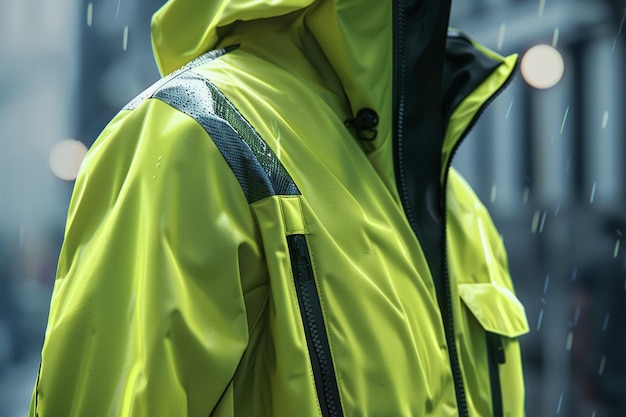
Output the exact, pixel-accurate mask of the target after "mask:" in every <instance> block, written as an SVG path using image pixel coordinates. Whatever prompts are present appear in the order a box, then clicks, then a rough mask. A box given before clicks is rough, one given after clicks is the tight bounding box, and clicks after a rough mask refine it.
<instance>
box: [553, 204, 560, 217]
mask: <svg viewBox="0 0 626 417" xmlns="http://www.w3.org/2000/svg"><path fill="white" fill-rule="evenodd" d="M560 210H561V203H559V204H557V205H556V208H555V209H554V217H556V216H558V215H559V211H560Z"/></svg>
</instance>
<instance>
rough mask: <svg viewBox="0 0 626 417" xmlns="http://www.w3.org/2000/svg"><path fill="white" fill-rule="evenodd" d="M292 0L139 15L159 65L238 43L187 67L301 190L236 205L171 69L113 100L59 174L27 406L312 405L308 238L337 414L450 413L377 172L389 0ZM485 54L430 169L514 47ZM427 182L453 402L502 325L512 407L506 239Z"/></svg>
mask: <svg viewBox="0 0 626 417" xmlns="http://www.w3.org/2000/svg"><path fill="white" fill-rule="evenodd" d="M309 3H312V2H306V1H295V0H293V1H287V0H275V1H254V0H248V1H243V0H230V1H223V2H209V3H208V4H207V5H206V6H204V5H203V6H202V7H200V6H198V4H197V3H196V2H192V1H190V0H174V1H170V2H168V3H167V4H166V6H165V7H164V8H163V9H162V11H161V12H159V13H158V14H157V15H156V16H155V18H154V42H155V47H156V55H157V59H158V62H159V65H160V68H161V69H162V70H163V71H164V72H170V71H172V70H174V69H176V68H177V67H179V66H180V65H183V64H186V63H187V62H188V61H190V60H192V59H194V58H196V57H197V56H199V55H201V54H202V53H203V52H205V51H206V50H207V49H210V48H214V47H224V46H229V45H235V44H237V45H239V47H238V48H237V49H236V50H233V51H231V52H229V53H227V54H224V55H222V56H220V57H218V58H216V59H212V60H207V61H203V62H202V63H201V64H200V65H199V66H196V67H194V68H192V69H188V70H187V71H191V72H192V73H193V74H187V75H189V76H191V78H193V79H195V80H205V81H206V83H211V85H212V86H215V87H216V88H217V89H218V90H219V91H220V92H221V93H223V94H224V96H225V97H226V98H227V99H228V100H229V101H230V102H231V103H232V104H233V106H234V107H235V108H236V109H237V110H238V111H239V112H240V113H241V115H242V117H244V118H245V120H247V122H249V123H250V125H251V126H252V127H253V128H254V130H255V131H256V132H257V133H258V135H259V137H260V138H262V139H263V140H264V141H265V142H266V143H267V146H268V148H269V149H271V152H272V153H273V154H274V155H275V156H276V158H277V159H278V160H279V161H280V163H281V165H282V166H283V167H284V169H285V171H286V172H287V173H288V175H289V176H290V177H291V179H292V180H293V182H294V184H295V185H296V187H297V189H298V190H299V192H300V194H295V193H293V194H292V195H288V194H285V193H282V194H281V193H276V194H275V195H268V196H267V197H265V198H261V199H257V200H254V201H250V200H249V199H248V198H247V196H246V192H245V189H244V187H242V183H241V181H240V176H238V175H236V173H235V172H234V171H233V169H232V166H231V165H229V161H228V159H227V158H225V157H224V155H223V154H222V152H221V151H220V145H219V143H220V140H223V139H224V138H223V137H221V136H220V135H222V134H223V132H222V131H220V130H216V131H211V130H210V129H208V130H207V129H206V128H205V126H203V124H202V123H201V122H200V118H201V116H197V117H196V113H194V112H193V111H184V110H183V108H185V107H184V106H185V105H189V104H188V102H185V103H186V104H184V105H178V104H176V103H178V101H177V100H178V99H176V100H164V99H163V97H164V96H159V93H158V92H159V91H163V90H162V89H164V88H166V86H167V83H166V84H163V85H162V86H161V87H160V88H161V90H160V89H159V88H156V89H151V90H150V94H148V95H147V96H145V95H144V96H142V98H141V100H139V101H136V102H134V104H133V105H132V106H129V107H128V108H126V109H125V110H123V111H121V112H120V113H119V114H118V115H117V116H116V118H115V119H114V120H113V121H112V122H111V123H110V124H109V125H108V126H107V127H106V129H105V130H104V132H103V133H102V134H101V135H100V137H99V138H98V140H97V141H96V143H95V144H94V146H93V147H92V149H90V151H89V154H88V156H87V159H86V160H85V162H84V164H83V166H82V168H81V172H80V174H79V178H78V180H77V182H76V186H75V190H74V194H73V197H72V202H71V205H70V211H69V215H68V223H67V229H66V235H65V242H64V246H63V249H62V253H61V256H60V261H59V267H58V273H57V280H56V283H55V289H54V294H53V299H52V304H51V312H50V318H49V323H48V328H47V331H46V341H45V345H44V348H43V352H42V364H41V371H40V376H39V380H38V383H37V385H36V387H35V390H34V392H33V400H32V404H31V412H30V416H31V417H33V416H35V415H38V416H39V417H52V416H68V417H77V416H93V417H99V416H120V417H131V416H133V417H137V416H139V417H141V416H150V417H161V416H163V417H169V416H189V417H206V416H218V417H235V416H237V417H248V416H260V417H270V416H278V417H282V416H285V417H290V416H302V417H309V416H311V417H312V416H320V415H322V414H321V411H320V407H319V402H318V399H317V393H316V388H315V386H314V380H313V377H312V372H311V363H310V358H309V353H308V350H307V344H306V341H305V340H304V331H303V323H302V319H301V314H300V310H299V309H300V307H299V305H298V302H297V296H296V293H295V288H294V281H293V280H294V274H293V271H292V268H291V263H290V259H289V250H288V247H287V236H290V235H294V234H303V235H305V236H306V240H307V243H308V247H309V249H310V256H311V261H312V267H313V270H314V274H315V280H316V284H317V288H318V292H319V297H320V300H321V304H322V313H323V316H324V321H325V325H326V331H327V333H328V338H329V343H330V347H331V354H332V358H333V362H334V365H335V373H336V376H337V384H338V388H339V394H340V399H341V404H342V409H343V410H344V413H345V415H346V416H359V417H361V416H363V417H380V416H426V417H440V416H441V417H447V416H450V417H452V416H456V415H457V413H458V411H457V404H456V396H455V391H454V390H455V387H454V384H453V378H452V374H451V369H450V364H449V360H448V351H447V346H446V340H445V336H444V331H443V325H442V319H441V312H440V311H439V306H438V301H437V295H436V292H435V287H434V283H433V280H432V276H431V273H430V271H429V267H428V263H427V262H426V259H425V257H424V251H423V248H422V246H421V243H420V242H419V241H418V239H417V238H416V236H415V234H414V232H413V231H412V230H411V227H410V225H409V223H408V221H407V219H406V216H405V213H404V210H403V207H402V205H401V204H400V202H399V198H398V192H397V187H396V184H395V172H394V164H393V156H392V154H393V146H392V133H391V131H392V129H391V124H392V87H393V85H392V78H393V77H392V76H391V74H392V68H391V64H392V59H391V49H392V48H391V43H392V32H391V15H392V13H391V12H392V10H391V3H387V2H380V1H376V2H371V4H367V6H370V7H369V9H368V8H367V7H364V6H363V2H356V1H355V0H337V1H318V2H315V4H313V5H311V4H309ZM358 5H360V6H359V7H357V6H358ZM370 9H371V10H370ZM368 10H369V11H371V13H367V12H368ZM336 16H339V17H336ZM357 17H360V18H361V19H358V18H357ZM366 33H368V34H370V36H365V34H366ZM372 33H374V34H375V36H373V37H372V36H371V34H372ZM494 57H495V58H494V59H498V60H499V61H501V62H502V64H501V66H499V67H498V68H497V70H496V71H494V73H493V74H492V75H491V76H490V77H488V78H487V79H485V81H484V82H483V83H481V84H480V86H479V87H478V88H476V89H475V90H473V91H472V92H471V94H469V95H468V96H467V97H463V98H461V99H460V100H457V101H456V102H458V103H459V104H458V106H457V108H456V110H455V111H454V112H453V113H452V116H451V117H450V120H449V122H448V124H447V126H448V127H447V131H446V135H445V140H444V145H443V147H442V155H441V158H442V165H443V166H446V165H447V163H446V161H447V160H448V159H449V158H450V157H451V153H452V150H453V149H455V146H456V144H457V142H458V141H459V140H460V139H461V138H462V137H463V136H464V133H465V132H466V130H467V129H468V128H469V127H470V126H471V124H472V121H473V120H474V119H475V117H476V116H477V114H478V113H479V112H480V110H481V108H482V106H483V105H484V103H485V102H487V101H488V100H489V98H490V97H491V96H492V95H493V94H495V93H496V91H497V90H498V89H499V88H500V87H501V86H502V85H503V84H504V83H505V81H506V79H507V78H508V77H509V76H510V73H511V71H512V69H513V65H514V61H515V57H511V58H509V59H506V60H505V59H503V58H500V57H496V56H495V55H494ZM203 82H204V81H203ZM194 91H195V90H194ZM185 94H186V93H185ZM190 94H194V93H193V92H192V93H190ZM181 97H182V96H181ZM179 98H180V97H179ZM181 99H182V98H181ZM191 101H193V100H191ZM365 106H370V107H373V108H375V109H376V110H377V112H378V113H379V114H380V117H381V121H380V124H379V130H380V133H379V137H378V138H377V140H376V141H375V143H370V144H364V143H362V142H360V141H358V140H357V139H356V137H355V135H354V132H353V131H351V130H349V129H347V128H346V126H345V124H344V121H345V120H346V119H347V118H349V117H351V116H352V115H353V114H354V113H355V109H359V108H361V107H365ZM234 139H237V138H230V139H229V140H234ZM441 179H442V182H444V183H445V184H446V185H447V194H446V197H445V198H446V201H447V207H448V213H447V219H448V221H447V224H446V227H447V234H448V241H447V250H448V256H447V259H448V268H449V276H450V279H451V282H452V287H453V303H452V304H453V311H454V316H455V329H456V343H457V347H458V349H459V354H460V361H461V368H462V372H463V380H464V383H465V386H466V392H467V395H468V404H469V406H470V415H471V416H472V417H478V416H481V417H482V416H488V415H490V413H491V393H490V390H489V388H488V387H489V386H490V384H489V374H488V363H487V349H486V346H485V340H486V337H485V336H486V331H488V332H491V333H495V334H498V335H500V336H502V338H503V340H504V345H505V351H506V358H507V361H506V363H505V364H504V365H501V367H500V375H501V381H502V386H503V391H504V394H503V400H504V407H505V415H508V416H520V415H522V414H523V385H522V379H521V365H520V361H519V347H518V342H517V340H516V337H517V336H519V335H521V334H523V333H525V332H526V331H527V324H526V319H525V316H524V311H523V307H522V306H521V304H519V301H517V299H516V298H515V296H514V294H513V288H512V284H511V280H510V277H509V275H508V271H507V264H506V255H505V252H504V249H503V247H502V242H501V239H500V237H499V235H498V234H497V231H496V230H495V228H494V226H493V224H492V222H491V220H490V219H489V216H488V214H487V212H486V210H485V209H484V207H483V206H482V204H481V203H480V202H479V201H478V199H477V198H476V196H475V195H474V194H473V192H472V191H471V189H470V188H469V186H467V184H465V182H464V181H463V180H462V179H461V178H460V176H459V175H458V174H457V173H456V172H455V171H453V170H452V171H449V173H448V172H442V173H441ZM492 300H495V301H496V303H495V304H493V303H491V301H492ZM485 301H489V303H488V304H487V303H486V302H485Z"/></svg>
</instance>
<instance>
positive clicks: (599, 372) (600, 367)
mask: <svg viewBox="0 0 626 417" xmlns="http://www.w3.org/2000/svg"><path fill="white" fill-rule="evenodd" d="M605 366H606V355H604V356H603V357H602V359H601V360H600V366H599V367H598V375H602V374H604V367H605Z"/></svg>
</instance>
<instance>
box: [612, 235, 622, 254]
mask: <svg viewBox="0 0 626 417" xmlns="http://www.w3.org/2000/svg"><path fill="white" fill-rule="evenodd" d="M620 242H621V239H617V240H616V241H615V249H613V258H617V255H618V254H619V245H620Z"/></svg>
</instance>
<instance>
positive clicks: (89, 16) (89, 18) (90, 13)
mask: <svg viewBox="0 0 626 417" xmlns="http://www.w3.org/2000/svg"><path fill="white" fill-rule="evenodd" d="M92 22H93V3H92V2H89V4H88V5H87V26H91V24H92Z"/></svg>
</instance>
